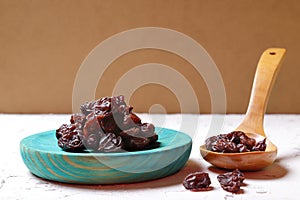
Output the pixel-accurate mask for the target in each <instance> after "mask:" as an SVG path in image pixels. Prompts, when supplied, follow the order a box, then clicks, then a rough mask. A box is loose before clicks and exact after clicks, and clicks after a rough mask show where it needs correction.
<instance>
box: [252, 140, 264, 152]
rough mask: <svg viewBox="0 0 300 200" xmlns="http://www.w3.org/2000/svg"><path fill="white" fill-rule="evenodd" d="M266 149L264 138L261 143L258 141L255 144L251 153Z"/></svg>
mask: <svg viewBox="0 0 300 200" xmlns="http://www.w3.org/2000/svg"><path fill="white" fill-rule="evenodd" d="M266 148H267V144H266V138H264V139H263V140H262V141H259V142H257V143H256V144H255V146H254V147H253V148H252V151H265V150H266Z"/></svg>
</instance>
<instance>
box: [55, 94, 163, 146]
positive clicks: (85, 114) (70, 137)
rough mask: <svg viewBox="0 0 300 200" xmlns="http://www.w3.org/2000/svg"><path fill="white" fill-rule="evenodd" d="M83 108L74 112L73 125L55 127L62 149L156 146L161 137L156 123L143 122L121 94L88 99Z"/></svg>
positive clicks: (71, 120)
mask: <svg viewBox="0 0 300 200" xmlns="http://www.w3.org/2000/svg"><path fill="white" fill-rule="evenodd" d="M80 110H81V113H76V114H73V115H72V116H71V119H70V122H71V124H70V125H67V124H64V125H62V126H61V127H60V128H59V129H57V130H56V137H57V139H58V145H59V146H60V147H61V148H62V149H63V150H66V151H80V150H83V149H84V148H86V149H89V150H93V151H97V152H99V151H100V152H115V151H120V150H121V149H125V150H141V149H147V148H149V147H153V144H155V143H156V141H157V140H158V136H157V134H156V133H155V127H154V126H153V125H152V124H148V123H142V122H141V119H140V118H139V117H138V116H137V115H136V114H135V113H133V112H132V110H133V107H131V106H127V105H126V103H125V100H124V96H122V95H120V96H117V97H103V98H101V99H98V100H96V101H91V102H87V103H85V104H83V105H81V107H80Z"/></svg>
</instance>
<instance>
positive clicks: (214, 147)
mask: <svg viewBox="0 0 300 200" xmlns="http://www.w3.org/2000/svg"><path fill="white" fill-rule="evenodd" d="M205 146H206V149H207V150H210V151H214V152H221V153H241V152H249V151H265V149H266V139H264V140H263V141H260V142H257V143H256V140H255V139H254V138H250V137H248V136H247V135H246V134H245V133H244V132H242V131H233V132H231V133H228V134H220V135H217V136H212V137H209V138H207V139H206V140H205Z"/></svg>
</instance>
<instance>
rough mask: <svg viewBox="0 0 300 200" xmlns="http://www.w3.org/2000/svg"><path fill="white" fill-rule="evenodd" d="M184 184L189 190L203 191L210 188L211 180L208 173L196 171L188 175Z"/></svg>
mask: <svg viewBox="0 0 300 200" xmlns="http://www.w3.org/2000/svg"><path fill="white" fill-rule="evenodd" d="M182 184H183V186H184V187H185V188H186V189H187V190H192V191H201V190H206V189H208V188H209V185H210V184H211V181H210V178H209V175H208V173H206V172H195V173H191V174H189V175H187V176H186V177H185V179H184V180H183V182H182Z"/></svg>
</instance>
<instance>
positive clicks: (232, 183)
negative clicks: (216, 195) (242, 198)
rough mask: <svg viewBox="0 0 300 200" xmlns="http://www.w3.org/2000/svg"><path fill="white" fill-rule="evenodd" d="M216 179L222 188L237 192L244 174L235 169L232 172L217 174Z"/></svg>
mask: <svg viewBox="0 0 300 200" xmlns="http://www.w3.org/2000/svg"><path fill="white" fill-rule="evenodd" d="M217 179H218V181H219V183H220V184H221V187H222V188H223V189H224V190H226V191H228V192H232V193H237V192H238V191H239V190H240V187H241V184H242V183H243V181H244V179H245V176H244V174H243V173H242V172H240V171H239V170H238V169H236V170H234V171H233V172H228V173H225V174H221V175H218V176H217Z"/></svg>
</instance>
